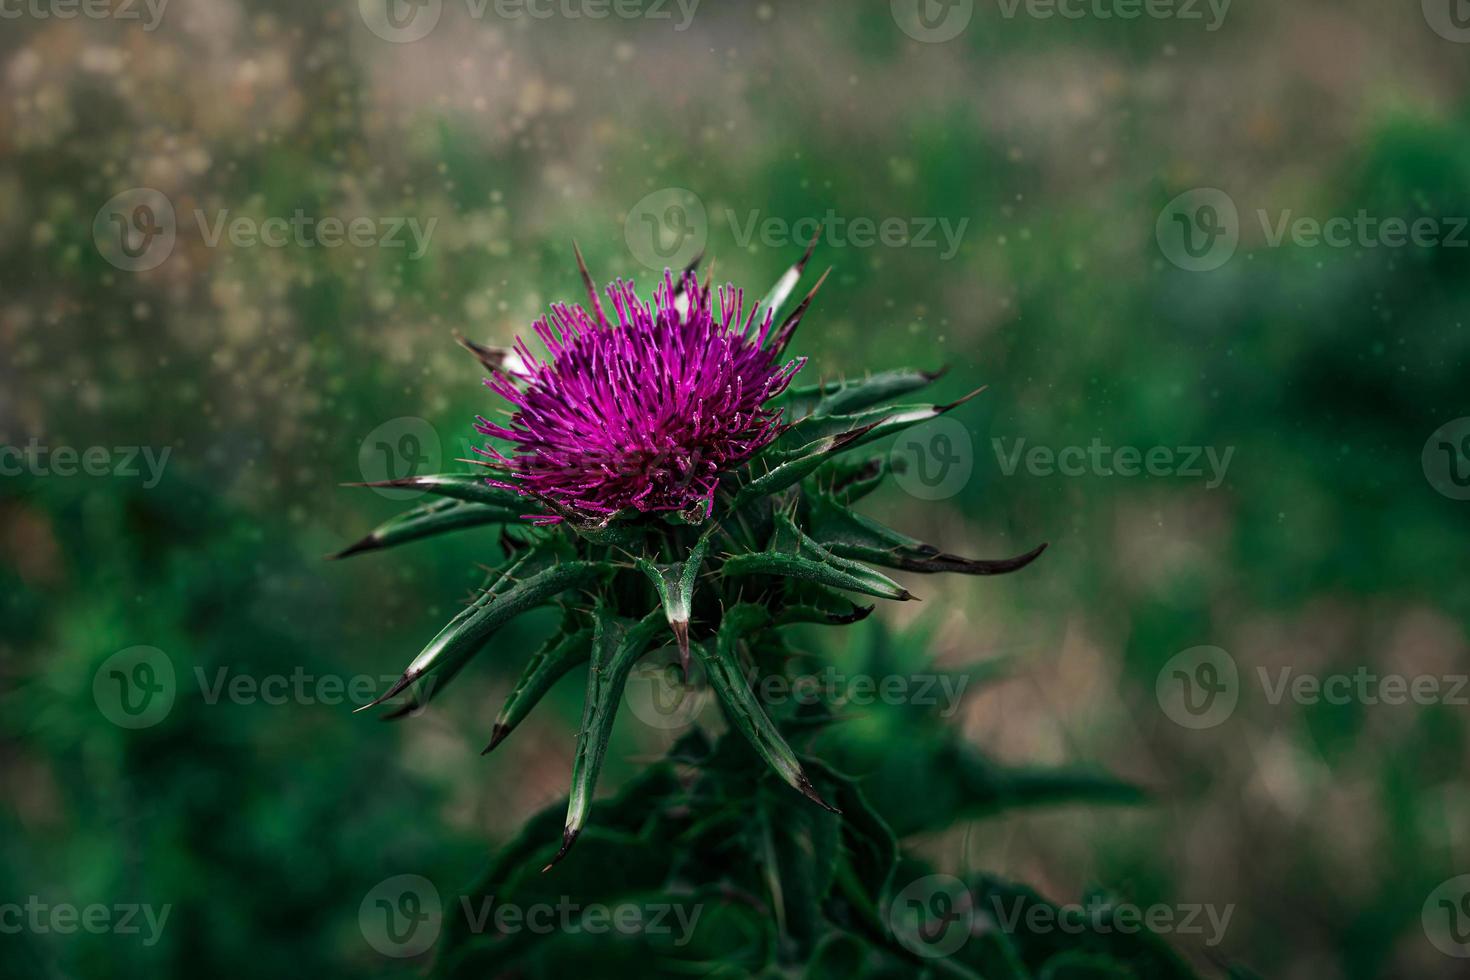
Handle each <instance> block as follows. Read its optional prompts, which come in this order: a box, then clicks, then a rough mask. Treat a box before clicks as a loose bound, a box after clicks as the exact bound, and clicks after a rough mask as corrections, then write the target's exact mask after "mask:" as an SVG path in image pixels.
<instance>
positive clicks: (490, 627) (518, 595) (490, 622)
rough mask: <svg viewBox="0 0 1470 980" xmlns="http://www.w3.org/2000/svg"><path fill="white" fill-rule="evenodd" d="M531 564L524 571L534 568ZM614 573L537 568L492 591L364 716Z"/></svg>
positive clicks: (572, 564)
mask: <svg viewBox="0 0 1470 980" xmlns="http://www.w3.org/2000/svg"><path fill="white" fill-rule="evenodd" d="M537 557H540V556H536V555H535V554H534V553H532V554H529V555H527V556H524V557H522V558H521V559H520V561H521V562H534V561H535V560H536V558H537ZM529 567H530V566H528V565H521V566H518V569H519V568H529ZM611 571H612V568H611V566H609V565H605V564H603V563H602V562H592V561H568V562H560V563H557V564H552V565H550V566H549V567H546V568H540V569H537V570H535V571H533V572H531V574H529V575H528V576H527V577H525V578H517V579H515V580H513V581H510V576H509V575H508V576H507V577H506V578H507V583H506V585H505V586H504V587H503V588H496V589H487V590H486V591H485V592H484V593H483V594H481V595H480V597H479V598H477V599H476V600H475V601H474V602H473V603H471V604H470V605H469V606H468V607H466V608H465V609H464V610H462V611H461V612H460V614H459V615H457V616H455V617H454V618H453V619H451V620H450V621H449V624H448V625H447V626H445V627H444V628H443V629H442V630H440V631H439V635H438V636H435V637H434V639H432V640H430V641H429V645H428V646H426V647H424V649H423V651H422V652H421V653H420V654H419V655H418V656H417V657H415V658H414V659H413V662H412V663H410V664H409V665H408V669H407V670H405V671H404V672H403V676H402V677H400V678H399V679H398V682H397V683H396V684H394V685H393V686H392V687H391V688H389V689H388V692H387V693H386V694H384V695H382V696H381V697H379V698H378V699H377V700H376V701H373V702H372V704H366V705H363V707H362V708H358V709H357V710H358V711H362V710H364V709H365V708H370V707H372V706H373V705H374V704H381V703H382V702H384V701H386V700H388V699H389V698H391V697H393V696H394V695H396V694H398V693H399V692H400V691H402V690H403V689H404V688H406V687H408V685H410V684H412V683H413V682H414V681H416V680H418V679H419V678H420V677H422V676H424V675H425V674H426V673H428V672H429V671H430V670H431V669H433V668H434V667H436V666H442V665H445V664H453V663H454V662H455V661H456V660H457V659H458V658H460V657H471V656H474V654H475V653H476V652H477V651H478V650H479V649H480V646H481V644H483V643H484V641H485V640H486V638H488V637H489V636H490V634H491V633H493V632H495V631H496V630H497V629H499V628H500V627H501V626H503V625H504V624H505V623H507V622H509V621H510V620H512V619H514V618H515V617H516V616H519V615H520V614H521V613H523V612H525V611H526V610H528V609H531V608H533V607H535V606H538V605H540V604H541V603H543V602H545V601H546V600H547V599H550V598H551V597H552V596H554V595H557V594H558V593H560V592H564V591H566V590H567V589H570V588H573V587H574V586H578V585H583V584H585V583H587V582H591V581H592V580H593V579H595V578H597V577H598V576H599V575H603V574H606V573H608V572H611Z"/></svg>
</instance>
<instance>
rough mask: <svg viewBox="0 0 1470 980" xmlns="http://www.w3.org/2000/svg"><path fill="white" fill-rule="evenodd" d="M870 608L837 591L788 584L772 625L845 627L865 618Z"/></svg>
mask: <svg viewBox="0 0 1470 980" xmlns="http://www.w3.org/2000/svg"><path fill="white" fill-rule="evenodd" d="M874 608H875V607H873V606H860V605H858V604H857V603H855V602H853V601H852V600H851V599H849V598H848V597H847V596H845V595H843V594H842V593H840V592H835V591H833V590H832V589H828V588H826V587H824V586H820V585H815V584H813V583H811V582H799V583H795V582H794V583H791V584H790V586H789V587H788V588H787V590H786V595H785V596H784V597H783V600H782V603H781V605H779V606H777V607H776V609H775V620H774V622H775V624H776V625H777V626H790V625H793V624H796V623H818V624H821V625H823V626H846V625H848V624H850V623H856V622H859V621H861V620H864V619H867V618H868V617H869V616H870V615H872V613H873V609H874Z"/></svg>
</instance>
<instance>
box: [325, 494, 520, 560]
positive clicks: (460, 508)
mask: <svg viewBox="0 0 1470 980" xmlns="http://www.w3.org/2000/svg"><path fill="white" fill-rule="evenodd" d="M522 513H524V509H522V510H507V509H506V508H504V507H500V506H496V505H491V504H478V503H470V502H468V501H464V500H435V501H431V502H430V503H427V504H423V505H421V506H418V507H415V508H414V509H413V510H410V511H407V512H405V513H402V514H399V515H398V516H397V517H394V518H393V519H392V520H389V521H384V522H383V523H382V524H379V525H378V526H377V527H375V528H373V529H372V530H371V531H369V532H368V534H367V536H366V537H364V538H362V539H361V540H359V541H357V542H355V543H354V544H350V545H348V546H347V547H346V548H343V549H342V550H341V551H339V552H337V553H336V554H335V555H328V556H327V557H328V558H332V559H337V558H347V557H349V556H351V555H356V554H361V553H362V552H364V551H377V550H379V549H382V548H391V547H393V546H394V545H400V544H404V543H405V542H408V541H417V540H419V539H420V538H427V537H430V536H432V535H435V534H443V533H445V532H447V531H458V530H460V529H462V528H467V527H477V526H479V525H481V524H506V523H509V522H513V521H519V520H520V519H521V514H522Z"/></svg>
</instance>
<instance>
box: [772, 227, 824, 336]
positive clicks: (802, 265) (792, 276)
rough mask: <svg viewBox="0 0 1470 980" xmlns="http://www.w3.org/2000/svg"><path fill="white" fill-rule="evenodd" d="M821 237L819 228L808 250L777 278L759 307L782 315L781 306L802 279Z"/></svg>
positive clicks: (808, 245) (775, 314)
mask: <svg viewBox="0 0 1470 980" xmlns="http://www.w3.org/2000/svg"><path fill="white" fill-rule="evenodd" d="M819 237H821V229H818V230H817V234H815V235H813V236H812V240H811V242H809V243H808V244H807V247H806V252H804V253H803V254H802V256H801V258H799V259H797V260H796V264H795V265H793V266H792V267H791V268H789V269H787V270H786V271H785V272H783V273H782V274H781V278H780V279H777V280H776V282H775V285H773V286H772V287H771V289H770V291H769V292H767V293H766V295H765V297H764V298H763V299H762V300H761V301H760V306H759V307H757V309H759V310H764V311H765V312H766V313H769V314H771V315H772V316H780V315H781V307H782V306H784V305H785V304H786V301H787V300H788V299H790V298H791V291H792V290H793V289H795V288H796V284H797V283H798V282H800V281H801V274H802V272H803V271H804V270H805V269H806V264H807V263H808V262H810V261H811V258H812V252H813V251H815V250H816V247H817V239H818V238H819ZM758 315H761V314H758Z"/></svg>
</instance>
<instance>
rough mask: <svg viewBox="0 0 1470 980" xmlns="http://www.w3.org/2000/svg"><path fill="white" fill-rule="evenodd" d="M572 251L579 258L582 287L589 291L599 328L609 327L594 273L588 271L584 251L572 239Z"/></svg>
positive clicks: (578, 268) (578, 266)
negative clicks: (583, 256)
mask: <svg viewBox="0 0 1470 980" xmlns="http://www.w3.org/2000/svg"><path fill="white" fill-rule="evenodd" d="M572 251H573V252H574V253H576V256H577V271H578V272H580V273H581V274H582V285H583V286H584V287H586V289H587V302H588V303H590V304H591V306H592V316H593V319H595V320H596V321H597V325H598V326H599V327H606V326H609V324H608V322H607V316H606V315H605V314H604V313H603V312H602V303H601V301H599V300H598V298H597V284H596V283H594V282H593V281H592V273H590V272H588V271H587V260H586V259H584V258H582V249H581V248H580V247H579V246H578V245H577V240H576V239H575V238H574V239H572Z"/></svg>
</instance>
